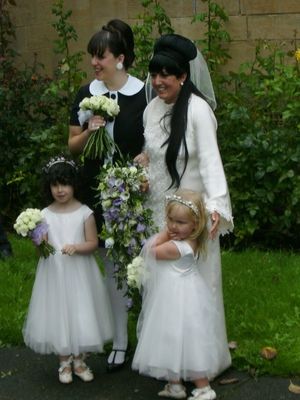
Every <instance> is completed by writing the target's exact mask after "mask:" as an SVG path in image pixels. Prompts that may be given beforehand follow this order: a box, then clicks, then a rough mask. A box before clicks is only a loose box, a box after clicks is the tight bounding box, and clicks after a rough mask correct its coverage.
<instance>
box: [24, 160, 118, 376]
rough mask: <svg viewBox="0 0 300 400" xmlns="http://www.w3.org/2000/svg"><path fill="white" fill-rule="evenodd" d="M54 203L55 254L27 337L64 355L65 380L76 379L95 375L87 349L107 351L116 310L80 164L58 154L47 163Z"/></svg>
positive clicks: (37, 347) (46, 264) (41, 266)
mask: <svg viewBox="0 0 300 400" xmlns="http://www.w3.org/2000/svg"><path fill="white" fill-rule="evenodd" d="M44 179H45V191H46V193H48V197H49V202H50V204H49V206H48V207H46V208H44V209H43V210H42V214H43V216H44V219H45V221H46V223H47V224H48V233H47V238H45V239H46V240H48V241H49V243H50V244H51V245H52V246H53V247H54V249H55V250H56V251H55V254H53V255H52V254H51V255H49V257H47V258H42V257H41V258H40V260H39V263H38V267H37V272H36V278H35V282H34V286H33V291H32V296H31V301H30V305H29V310H28V315H27V318H26V321H25V325H24V328H23V335H24V341H25V343H26V345H27V346H29V347H30V348H32V349H33V350H34V351H36V352H37V353H41V354H49V353H55V354H57V355H58V356H59V360H60V368H59V380H60V382H61V383H71V382H72V380H73V375H72V364H73V370H74V374H75V375H76V376H78V377H79V378H80V379H82V380H83V381H84V382H89V381H91V380H93V378H94V376H93V373H92V371H91V370H90V369H89V367H88V366H87V365H86V363H85V362H84V358H85V353H86V352H102V351H103V345H104V343H106V342H108V341H110V340H111V339H112V337H113V329H112V326H113V325H112V314H111V308H110V303H109V300H108V295H107V293H106V288H105V286H104V283H103V280H102V277H101V274H100V272H99V268H98V265H97V263H96V260H95V258H94V256H93V254H92V253H93V252H94V251H95V250H96V249H97V247H98V237H97V231H96V224H95V219H94V215H93V212H92V210H91V209H90V208H88V207H87V206H86V205H83V204H81V203H80V202H79V201H78V200H77V189H78V181H79V179H78V168H77V166H76V164H75V163H74V161H72V160H68V159H66V158H64V157H56V158H54V159H52V160H50V162H49V163H48V164H47V165H46V167H45V168H44Z"/></svg>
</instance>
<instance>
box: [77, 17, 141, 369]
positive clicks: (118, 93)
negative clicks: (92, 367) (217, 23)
mask: <svg viewBox="0 0 300 400" xmlns="http://www.w3.org/2000/svg"><path fill="white" fill-rule="evenodd" d="M87 50H88V52H89V54H90V55H91V57H92V58H91V64H92V67H93V68H94V72H95V80H93V81H92V82H91V83H89V84H87V85H85V86H83V87H82V88H80V90H79V92H78V94H77V97H76V99H75V102H74V105H73V108H72V111H71V116H70V127H69V149H70V151H71V152H72V153H73V154H77V155H79V154H81V153H82V151H83V149H84V146H85V144H86V143H87V140H88V138H89V136H90V135H92V134H93V132H94V131H95V129H97V128H99V127H100V126H104V125H106V129H107V131H108V132H109V134H110V135H111V136H112V137H113V139H114V141H115V142H116V144H117V146H118V148H119V149H120V151H121V153H122V154H123V155H124V156H129V157H130V158H132V159H133V158H134V157H135V156H136V155H137V154H139V153H140V152H141V150H142V147H143V143H144V137H143V111H144V108H145V107H146V95H145V86H144V83H143V82H142V81H140V80H139V79H137V78H135V77H133V76H131V75H129V74H128V73H127V70H128V68H130V67H131V65H132V63H133V61H134V58H135V55H134V39H133V33H132V30H131V28H130V27H129V26H128V25H127V24H126V23H124V22H123V21H120V20H117V19H114V20H112V21H110V22H108V24H107V25H106V26H104V27H103V28H102V29H101V30H100V31H98V32H97V33H95V34H94V35H93V36H92V38H91V39H90V41H89V43H88V47H87ZM94 95H105V96H108V97H110V98H113V99H116V100H117V102H118V104H119V106H120V112H119V114H118V115H117V117H116V118H115V119H114V120H108V121H104V119H103V118H102V117H100V116H92V117H90V118H89V119H88V120H86V121H84V120H82V119H81V118H79V117H78V111H79V103H80V102H81V100H82V99H83V98H84V97H91V96H94ZM103 158H105V157H103ZM103 163H104V159H96V160H94V159H93V160H92V159H87V158H85V160H84V177H85V182H84V183H85V187H86V188H87V189H86V193H85V194H86V198H85V199H84V201H85V203H86V204H87V205H88V206H90V207H91V208H93V209H94V210H95V216H96V222H97V227H98V232H99V233H100V231H101V225H102V223H103V218H102V212H101V209H100V208H99V207H96V209H95V192H94V190H93V188H95V187H96V186H97V185H96V180H95V177H96V176H97V175H98V174H99V171H100V167H101V165H103ZM100 247H101V249H100V251H101V255H102V257H103V258H104V264H105V269H106V276H107V286H108V289H109V293H110V298H111V302H112V308H113V313H114V322H115V336H114V342H113V350H112V352H111V353H110V355H109V357H108V360H107V363H108V365H107V367H108V370H110V371H113V370H116V369H118V368H120V367H121V366H122V365H123V364H124V361H125V356H126V350H127V344H128V337H127V298H126V297H125V296H124V294H125V292H126V288H125V287H124V288H123V289H122V290H118V289H117V284H116V281H115V279H114V276H113V275H114V265H113V263H112V262H110V261H109V260H108V259H107V258H106V257H105V253H106V252H105V249H104V248H103V245H102V246H101V245H100Z"/></svg>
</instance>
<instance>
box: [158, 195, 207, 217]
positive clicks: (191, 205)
mask: <svg viewBox="0 0 300 400" xmlns="http://www.w3.org/2000/svg"><path fill="white" fill-rule="evenodd" d="M170 201H176V202H177V203H180V204H183V205H184V206H186V207H188V208H190V209H191V210H192V211H193V213H194V214H196V215H199V210H198V207H196V206H195V204H194V203H193V202H192V201H190V200H184V199H183V198H182V197H181V196H177V195H176V194H172V195H167V196H166V203H167V204H168V203H170Z"/></svg>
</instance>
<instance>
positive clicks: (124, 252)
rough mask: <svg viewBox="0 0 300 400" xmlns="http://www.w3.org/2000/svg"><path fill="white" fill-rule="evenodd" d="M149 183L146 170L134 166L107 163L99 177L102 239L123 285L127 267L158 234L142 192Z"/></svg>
mask: <svg viewBox="0 0 300 400" xmlns="http://www.w3.org/2000/svg"><path fill="white" fill-rule="evenodd" d="M145 180H147V175H146V172H145V169H144V168H143V167H142V166H139V165H133V164H130V163H127V164H126V166H118V165H116V166H114V165H112V164H110V163H108V164H105V165H104V166H103V167H102V170H101V172H100V175H99V176H98V181H99V185H98V188H97V190H98V192H99V194H98V197H99V200H100V201H99V202H100V204H101V206H102V209H103V217H104V221H105V224H104V226H103V228H102V232H101V234H100V237H101V238H102V239H104V240H105V247H106V248H107V249H108V250H107V253H108V256H110V257H111V259H112V260H113V261H114V263H115V265H116V271H115V276H116V279H117V281H118V285H119V286H122V283H123V282H124V281H126V279H127V265H128V264H130V263H131V261H132V260H133V258H135V257H137V256H138V255H139V253H140V251H141V248H142V246H143V245H144V243H145V241H146V239H147V238H148V237H149V236H151V235H152V234H153V233H154V225H153V222H152V211H151V210H150V209H149V208H146V207H145V206H144V202H145V200H146V195H145V193H143V192H142V191H141V190H140V187H141V184H142V183H143V182H145Z"/></svg>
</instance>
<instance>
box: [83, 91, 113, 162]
mask: <svg viewBox="0 0 300 400" xmlns="http://www.w3.org/2000/svg"><path fill="white" fill-rule="evenodd" d="M79 108H80V111H79V112H81V113H82V112H89V113H88V115H89V116H91V115H101V116H102V117H103V118H104V119H107V118H109V117H112V118H114V117H116V116H117V115H118V114H119V112H120V107H119V105H118V103H117V102H116V101H115V100H113V99H110V98H108V97H106V96H92V97H85V98H84V99H83V100H82V101H81V102H80V103H79ZM115 150H116V144H115V142H114V140H113V139H112V138H111V137H110V135H109V134H108V132H107V131H106V129H105V127H104V126H101V127H100V128H98V129H97V130H96V131H95V132H94V133H92V134H91V135H90V137H89V138H88V141H87V143H86V145H85V147H84V149H83V155H84V157H87V158H91V159H95V158H101V157H102V156H106V157H110V156H112V155H113V153H114V151H115Z"/></svg>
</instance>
